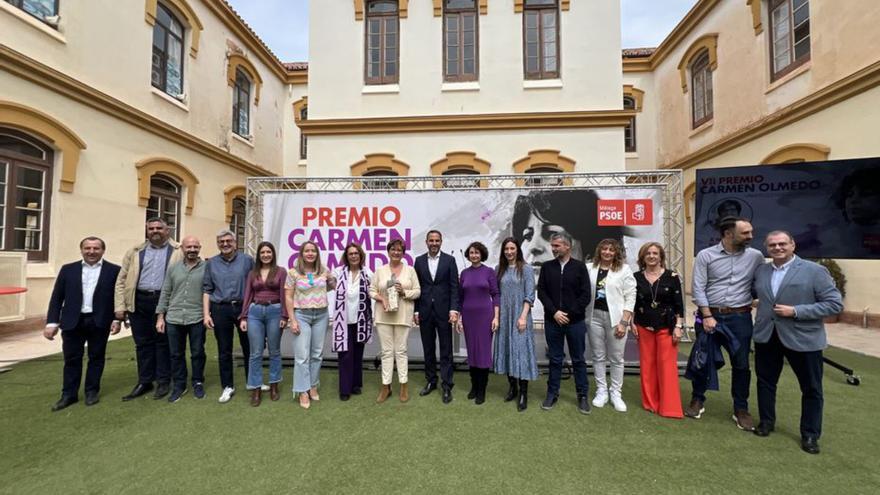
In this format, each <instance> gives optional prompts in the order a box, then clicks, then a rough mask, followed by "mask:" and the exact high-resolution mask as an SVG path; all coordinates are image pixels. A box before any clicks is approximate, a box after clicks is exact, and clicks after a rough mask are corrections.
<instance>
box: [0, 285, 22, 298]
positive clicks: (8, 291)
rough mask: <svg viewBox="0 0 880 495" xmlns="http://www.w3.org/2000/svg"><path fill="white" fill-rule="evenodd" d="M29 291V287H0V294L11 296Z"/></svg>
mask: <svg viewBox="0 0 880 495" xmlns="http://www.w3.org/2000/svg"><path fill="white" fill-rule="evenodd" d="M22 292H27V287H0V296H10V295H12V294H21V293H22Z"/></svg>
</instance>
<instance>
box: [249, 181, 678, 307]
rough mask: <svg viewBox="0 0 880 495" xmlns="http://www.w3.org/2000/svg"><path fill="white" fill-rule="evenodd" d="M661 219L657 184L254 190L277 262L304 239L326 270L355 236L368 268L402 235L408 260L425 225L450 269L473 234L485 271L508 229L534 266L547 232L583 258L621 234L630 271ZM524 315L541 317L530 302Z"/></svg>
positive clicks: (286, 260) (419, 250)
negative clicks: (438, 236) (561, 236)
mask: <svg viewBox="0 0 880 495" xmlns="http://www.w3.org/2000/svg"><path fill="white" fill-rule="evenodd" d="M662 219H663V211H662V191H661V189H660V188H659V187H648V186H646V187H638V188H630V187H611V188H596V189H586V188H578V189H534V188H530V189H505V190H485V189H472V190H455V191H450V190H427V191H422V190H418V191H381V192H373V191H368V190H363V191H346V192H322V191H284V192H268V193H265V194H264V195H263V239H265V240H269V241H271V242H272V243H274V244H275V246H276V247H277V250H278V259H279V263H281V264H287V266H292V265H293V263H294V261H295V260H296V256H297V255H298V250H299V247H300V245H301V244H302V243H303V242H305V241H306V240H311V241H313V242H315V243H316V244H317V245H318V248H319V249H320V251H321V256H322V260H323V261H324V262H325V263H326V265H327V266H328V267H330V268H331V269H333V268H336V267H338V266H340V265H341V264H342V262H343V259H342V256H343V251H344V248H345V245H346V244H348V243H349V242H357V243H359V244H361V246H362V247H363V249H364V251H365V252H366V255H367V265H368V266H369V267H370V269H372V270H375V269H376V268H377V267H379V266H381V265H383V264H385V263H387V262H388V257H387V253H386V246H387V244H388V242H389V241H390V240H392V239H395V238H399V239H403V240H404V242H405V244H406V253H405V255H404V260H405V262H406V263H408V264H410V265H412V264H413V262H414V260H415V258H416V257H417V256H418V255H421V254H423V253H425V252H426V251H427V247H426V246H425V236H426V234H427V232H428V231H429V230H439V231H440V232H442V233H443V246H442V250H443V251H444V252H446V253H449V254H452V255H453V256H454V257H455V258H456V262H457V263H458V268H459V270H463V269H464V268H466V267H467V266H469V265H470V263H469V262H468V261H467V260H466V256H465V253H464V250H465V249H466V248H467V246H468V245H469V244H470V243H471V242H473V241H480V242H482V243H483V244H485V245H486V247H487V248H488V250H489V258H488V260H487V261H486V264H487V265H488V266H491V267H493V268H494V267H495V266H496V265H497V264H498V263H499V261H500V245H501V242H502V240H504V238H506V237H508V236H513V237H515V238H516V239H517V240H519V241H520V242H521V247H522V250H523V255H524V257H525V259H526V261H527V262H528V263H530V264H531V265H533V266H534V267H535V268H536V269H538V270H539V269H540V266H541V264H542V263H544V262H545V261H548V260H551V259H553V253H552V252H551V250H550V236H551V235H552V234H553V233H556V232H567V233H568V234H569V235H571V237H572V238H573V239H574V243H573V244H574V245H573V246H572V256H573V257H575V258H578V259H582V260H583V259H585V258H591V257H592V255H593V252H594V251H595V248H596V245H597V244H598V243H599V241H600V240H602V239H604V238H608V237H611V238H616V239H619V240H622V241H623V243H624V246H625V248H626V250H627V262H628V263H629V264H630V265H631V266H632V267H633V268H634V269H635V268H636V257H637V255H638V249H639V247H641V245H642V244H643V243H645V242H647V241H649V240H650V241H660V242H662V241H663V221H662ZM536 273H537V270H536ZM533 317H534V318H535V319H538V320H541V319H543V310H542V309H541V307H540V304H536V307H535V308H534V311H533Z"/></svg>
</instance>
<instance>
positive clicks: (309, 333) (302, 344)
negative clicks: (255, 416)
mask: <svg viewBox="0 0 880 495" xmlns="http://www.w3.org/2000/svg"><path fill="white" fill-rule="evenodd" d="M294 314H295V318H296V321H297V322H299V335H294V336H293V357H294V365H293V393H298V392H308V391H309V389H310V388H312V387H317V386H318V384H319V383H320V379H319V377H318V374H319V373H320V371H321V360H322V358H323V356H324V335H325V334H326V333H327V324H328V323H329V321H330V315H329V314H328V313H327V308H316V309H296V310H294Z"/></svg>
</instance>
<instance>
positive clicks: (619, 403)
mask: <svg viewBox="0 0 880 495" xmlns="http://www.w3.org/2000/svg"><path fill="white" fill-rule="evenodd" d="M611 405H612V406H614V410H615V411H617V412H626V403H625V402H623V398H622V397H621V396H620V394H611Z"/></svg>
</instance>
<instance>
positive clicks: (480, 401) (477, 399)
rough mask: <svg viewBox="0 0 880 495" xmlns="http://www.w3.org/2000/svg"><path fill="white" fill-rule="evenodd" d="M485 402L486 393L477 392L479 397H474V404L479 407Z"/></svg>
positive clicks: (483, 391)
mask: <svg viewBox="0 0 880 495" xmlns="http://www.w3.org/2000/svg"><path fill="white" fill-rule="evenodd" d="M484 402H486V391H485V390H483V389H480V391H479V392H477V396H476V397H474V404H476V405H478V406H479V405H480V404H483V403H484Z"/></svg>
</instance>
